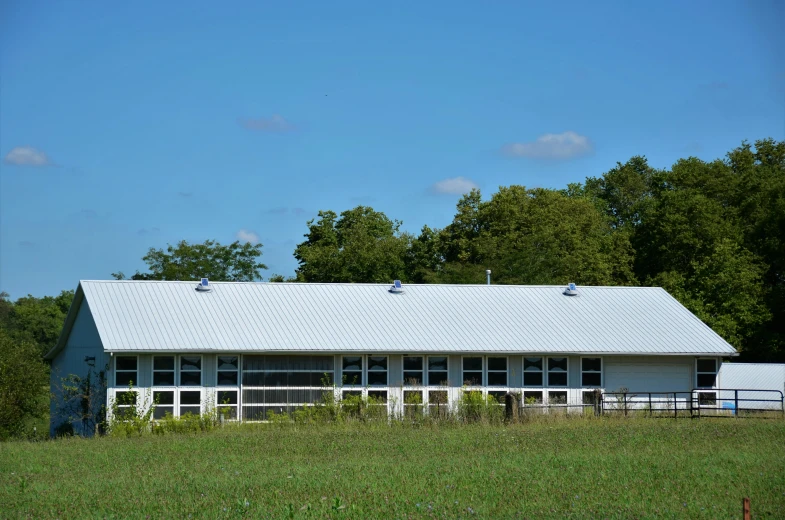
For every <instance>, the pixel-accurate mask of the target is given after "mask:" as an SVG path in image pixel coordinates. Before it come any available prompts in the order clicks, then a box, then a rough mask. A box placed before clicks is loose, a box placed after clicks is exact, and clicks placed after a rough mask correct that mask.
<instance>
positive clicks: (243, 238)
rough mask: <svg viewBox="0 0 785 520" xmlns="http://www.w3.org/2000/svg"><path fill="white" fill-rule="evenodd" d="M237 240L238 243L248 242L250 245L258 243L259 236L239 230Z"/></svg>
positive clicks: (245, 230)
mask: <svg viewBox="0 0 785 520" xmlns="http://www.w3.org/2000/svg"><path fill="white" fill-rule="evenodd" d="M236 236H237V240H239V241H240V242H250V243H251V244H258V243H259V235H257V234H256V233H255V232H253V231H249V230H247V229H241V230H240V231H238V232H237V235H236Z"/></svg>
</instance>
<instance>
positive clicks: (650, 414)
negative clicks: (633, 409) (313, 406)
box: [649, 392, 652, 417]
mask: <svg viewBox="0 0 785 520" xmlns="http://www.w3.org/2000/svg"><path fill="white" fill-rule="evenodd" d="M651 412H652V409H651V392H649V417H651V416H652V413H651Z"/></svg>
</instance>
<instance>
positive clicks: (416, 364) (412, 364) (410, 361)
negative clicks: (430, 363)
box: [403, 356, 422, 370]
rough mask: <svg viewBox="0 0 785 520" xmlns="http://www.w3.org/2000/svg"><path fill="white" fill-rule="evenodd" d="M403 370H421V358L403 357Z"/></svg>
mask: <svg viewBox="0 0 785 520" xmlns="http://www.w3.org/2000/svg"><path fill="white" fill-rule="evenodd" d="M403 369H404V370H422V356H404V358H403Z"/></svg>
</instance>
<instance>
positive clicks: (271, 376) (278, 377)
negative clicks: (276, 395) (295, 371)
mask: <svg viewBox="0 0 785 520" xmlns="http://www.w3.org/2000/svg"><path fill="white" fill-rule="evenodd" d="M268 366H269V365H268ZM262 373H263V374H264V386H273V387H275V386H287V385H288V381H289V374H288V373H287V372H262Z"/></svg>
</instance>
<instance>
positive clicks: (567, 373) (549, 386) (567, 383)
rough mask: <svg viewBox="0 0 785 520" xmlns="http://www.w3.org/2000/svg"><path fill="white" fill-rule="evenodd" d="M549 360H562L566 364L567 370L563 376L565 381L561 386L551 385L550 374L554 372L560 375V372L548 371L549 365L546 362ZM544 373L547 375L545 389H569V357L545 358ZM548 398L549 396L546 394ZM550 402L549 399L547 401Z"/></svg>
mask: <svg viewBox="0 0 785 520" xmlns="http://www.w3.org/2000/svg"><path fill="white" fill-rule="evenodd" d="M551 359H564V360H565V361H566V362H567V368H566V369H565V370H564V372H563V373H564V374H565V375H566V381H565V383H564V384H563V385H553V384H551V372H555V373H557V374H561V373H562V372H557V371H555V370H554V371H552V370H550V365H549V364H548V362H549V361H550V360H551ZM544 368H545V372H546V374H547V380H546V381H545V383H546V385H544V386H545V387H547V388H569V387H570V356H547V357H546V361H545V367H544ZM548 395H549V396H550V394H548ZM548 400H549V401H550V397H549V399H548Z"/></svg>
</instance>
